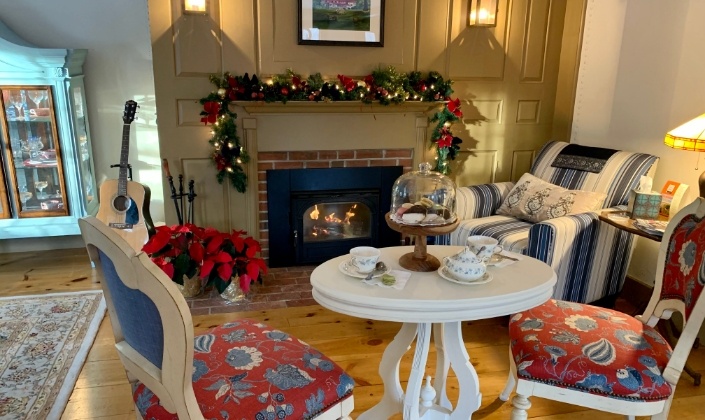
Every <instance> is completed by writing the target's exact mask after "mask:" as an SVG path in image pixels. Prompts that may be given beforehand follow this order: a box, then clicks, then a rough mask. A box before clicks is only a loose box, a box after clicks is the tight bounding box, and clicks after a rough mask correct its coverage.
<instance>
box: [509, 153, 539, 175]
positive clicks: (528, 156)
mask: <svg viewBox="0 0 705 420" xmlns="http://www.w3.org/2000/svg"><path fill="white" fill-rule="evenodd" d="M534 153H536V152H535V151H534V150H515V151H514V153H512V174H511V177H510V178H509V179H510V180H511V181H513V182H516V181H518V180H519V178H521V176H522V175H524V174H525V173H527V172H529V171H530V170H531V164H532V163H533V161H534Z"/></svg>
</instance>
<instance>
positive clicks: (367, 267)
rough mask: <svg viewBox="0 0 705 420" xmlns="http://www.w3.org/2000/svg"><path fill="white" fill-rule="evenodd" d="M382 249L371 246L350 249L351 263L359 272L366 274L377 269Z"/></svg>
mask: <svg viewBox="0 0 705 420" xmlns="http://www.w3.org/2000/svg"><path fill="white" fill-rule="evenodd" d="M380 254H381V252H380V250H379V249H377V248H373V247H371V246H358V247H355V248H353V249H351V250H350V255H351V256H352V258H350V264H351V265H352V266H353V267H354V268H355V270H357V272H358V273H361V274H366V273H369V272H371V271H372V270H374V269H375V266H376V265H377V261H378V260H379V255H380Z"/></svg>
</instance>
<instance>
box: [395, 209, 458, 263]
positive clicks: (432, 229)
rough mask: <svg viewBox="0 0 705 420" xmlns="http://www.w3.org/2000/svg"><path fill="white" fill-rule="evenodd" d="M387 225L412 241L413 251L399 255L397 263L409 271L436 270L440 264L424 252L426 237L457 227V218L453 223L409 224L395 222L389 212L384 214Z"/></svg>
mask: <svg viewBox="0 0 705 420" xmlns="http://www.w3.org/2000/svg"><path fill="white" fill-rule="evenodd" d="M384 219H385V220H386V221H387V225H389V227H390V228H391V229H392V230H395V231H397V232H399V233H401V234H402V235H409V236H411V237H412V239H413V241H414V252H410V253H408V254H404V255H402V256H401V257H399V265H401V266H402V267H404V268H406V269H407V270H411V271H420V272H428V271H436V270H438V267H440V266H441V262H440V261H439V260H438V258H436V257H434V256H433V255H431V254H429V253H427V252H426V237H427V236H436V235H445V234H446V233H449V232H452V231H454V230H455V228H456V227H458V223H459V222H458V219H456V220H455V222H453V223H449V224H447V225H439V226H410V225H403V224H400V223H397V222H395V221H393V220H392V219H391V216H390V214H389V213H387V214H386V215H384Z"/></svg>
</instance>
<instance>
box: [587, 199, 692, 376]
mask: <svg viewBox="0 0 705 420" xmlns="http://www.w3.org/2000/svg"><path fill="white" fill-rule="evenodd" d="M610 213H614V211H610V210H604V211H602V212H601V213H600V216H599V217H600V220H601V221H603V222H605V223H607V224H609V225H612V226H614V227H616V228H617V229H621V230H625V231H627V232H629V233H633V234H635V235H638V236H641V237H643V238H647V239H651V240H652V241H656V242H661V239H662V237H661V236H660V235H652V234H650V233H648V232H644V231H643V230H641V229H639V228H637V227H634V219H627V220H615V219H610V217H609V215H610ZM618 213H621V211H620V212H618ZM659 220H662V219H659ZM663 220H665V219H663ZM642 309H644V308H642ZM661 325H663V329H664V330H665V331H664V332H665V336H666V338H667V339H668V342H669V343H670V344H671V345H674V344H675V341H674V340H676V339H677V337H676V334H675V333H674V330H676V327H675V326H674V325H673V321H672V320H669V322H667V323H664V324H661ZM699 345H700V342H699V339H697V338H696V339H695V343H694V344H693V347H694V348H698V346H699ZM683 370H685V372H686V373H687V374H688V375H690V377H691V378H693V384H694V385H695V386H699V385H700V381H701V379H702V375H701V374H699V373H698V372H696V371H695V369H693V368H692V367H690V366H689V365H688V363H687V362H686V364H685V366H684V367H683Z"/></svg>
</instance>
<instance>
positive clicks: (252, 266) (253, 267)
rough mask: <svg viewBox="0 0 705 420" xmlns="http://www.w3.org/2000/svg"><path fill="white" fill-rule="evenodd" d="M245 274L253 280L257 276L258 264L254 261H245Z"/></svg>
mask: <svg viewBox="0 0 705 420" xmlns="http://www.w3.org/2000/svg"><path fill="white" fill-rule="evenodd" d="M247 275H248V276H250V277H251V278H252V279H253V280H254V279H256V278H257V277H259V264H257V262H255V261H250V262H248V263H247Z"/></svg>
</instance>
